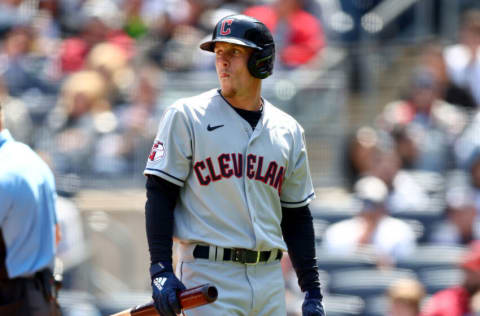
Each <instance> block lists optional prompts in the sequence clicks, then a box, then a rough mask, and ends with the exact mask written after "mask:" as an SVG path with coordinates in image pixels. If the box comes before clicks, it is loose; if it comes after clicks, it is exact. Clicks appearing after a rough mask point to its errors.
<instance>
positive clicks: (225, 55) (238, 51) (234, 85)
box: [215, 42, 256, 97]
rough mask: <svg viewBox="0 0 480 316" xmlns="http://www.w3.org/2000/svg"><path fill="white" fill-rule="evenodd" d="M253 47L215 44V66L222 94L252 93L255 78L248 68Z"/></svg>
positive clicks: (227, 95)
mask: <svg viewBox="0 0 480 316" xmlns="http://www.w3.org/2000/svg"><path fill="white" fill-rule="evenodd" d="M252 51H253V49H252V48H250V47H245V46H240V45H236V44H231V43H223V42H218V43H216V44H215V66H216V68H217V75H218V80H219V81H220V87H221V89H222V94H223V95H224V96H225V97H234V96H241V95H245V94H248V93H250V91H252V89H251V87H252V86H253V85H254V82H255V81H256V78H254V77H253V76H252V75H251V74H250V72H249V71H248V68H247V62H248V58H249V57H250V54H251V53H252Z"/></svg>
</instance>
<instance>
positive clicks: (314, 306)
mask: <svg viewBox="0 0 480 316" xmlns="http://www.w3.org/2000/svg"><path fill="white" fill-rule="evenodd" d="M302 316H326V315H325V311H324V310H323V305H322V295H321V294H320V289H318V288H316V289H313V290H309V291H307V293H306V294H305V300H304V301H303V304H302Z"/></svg>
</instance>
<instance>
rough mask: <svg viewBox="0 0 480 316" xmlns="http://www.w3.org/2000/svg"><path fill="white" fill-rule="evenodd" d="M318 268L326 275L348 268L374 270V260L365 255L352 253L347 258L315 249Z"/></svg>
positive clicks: (318, 248) (319, 248)
mask: <svg viewBox="0 0 480 316" xmlns="http://www.w3.org/2000/svg"><path fill="white" fill-rule="evenodd" d="M317 264H318V268H319V269H321V270H324V271H326V272H328V273H331V272H334V271H336V270H343V269H348V268H357V269H360V268H372V269H373V268H375V267H376V261H375V258H374V257H373V256H371V255H368V254H366V253H352V254H350V255H348V256H341V255H332V254H327V253H325V251H323V250H322V248H321V247H320V246H319V247H317Z"/></svg>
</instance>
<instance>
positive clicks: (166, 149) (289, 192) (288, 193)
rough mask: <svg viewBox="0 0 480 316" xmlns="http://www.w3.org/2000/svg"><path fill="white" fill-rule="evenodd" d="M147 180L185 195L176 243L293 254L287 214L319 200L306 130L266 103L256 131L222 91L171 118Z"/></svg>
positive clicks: (172, 111)
mask: <svg viewBox="0 0 480 316" xmlns="http://www.w3.org/2000/svg"><path fill="white" fill-rule="evenodd" d="M144 174H151V175H156V176H159V177H161V178H163V179H165V180H167V181H170V182H172V183H174V184H176V185H179V186H181V187H182V189H181V190H180V197H179V201H178V202H177V204H176V207H175V212H174V237H175V238H177V239H179V240H180V241H184V242H187V243H195V242H199V243H207V244H211V245H217V246H220V247H225V248H247V249H252V250H261V251H264V250H272V249H275V248H278V249H282V250H286V246H285V243H284V241H283V239H282V231H281V227H280V223H281V219H282V206H283V207H289V208H295V207H301V206H304V205H307V204H308V203H309V202H310V201H311V200H312V199H313V198H314V196H315V194H314V190H313V185H312V180H311V176H310V170H309V166H308V159H307V151H306V147H305V139H304V133H303V129H302V127H301V126H300V125H299V124H298V123H297V122H296V121H295V120H294V119H293V118H292V117H291V116H289V115H288V114H286V113H284V112H282V111H281V110H279V109H277V108H276V107H275V106H273V105H272V104H270V103H269V102H267V101H265V100H264V107H263V112H262V116H261V118H260V120H259V122H258V124H257V126H256V127H255V129H254V130H252V128H251V126H250V125H249V123H248V122H247V121H246V120H244V119H243V118H242V117H241V116H240V115H239V114H238V113H237V112H236V111H235V110H234V109H233V108H232V107H231V106H230V105H229V104H228V102H227V101H226V100H225V99H224V98H223V96H222V95H221V94H220V93H219V91H218V90H215V89H213V90H210V91H208V92H205V93H203V94H200V95H197V96H194V97H191V98H185V99H180V100H178V101H177V102H175V103H174V104H173V105H172V106H170V107H169V108H167V109H166V110H165V113H164V115H163V117H162V119H161V121H160V124H159V129H158V133H157V136H156V138H155V141H154V145H153V148H152V151H151V153H150V156H149V158H148V162H147V166H146V169H145V171H144Z"/></svg>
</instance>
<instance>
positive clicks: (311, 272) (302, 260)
mask: <svg viewBox="0 0 480 316" xmlns="http://www.w3.org/2000/svg"><path fill="white" fill-rule="evenodd" d="M281 226H282V233H283V239H284V240H285V243H286V244H287V248H288V255H289V256H290V260H291V261H292V265H293V268H294V269H295V272H296V274H297V277H298V285H299V286H300V288H301V290H302V291H303V292H306V291H313V290H317V289H318V290H320V280H319V277H318V266H317V258H316V256H315V234H314V230H313V218H312V214H311V213H310V209H309V208H308V205H306V206H303V207H298V208H285V207H282V223H281ZM320 296H321V295H320Z"/></svg>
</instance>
